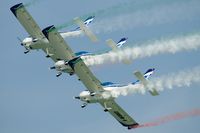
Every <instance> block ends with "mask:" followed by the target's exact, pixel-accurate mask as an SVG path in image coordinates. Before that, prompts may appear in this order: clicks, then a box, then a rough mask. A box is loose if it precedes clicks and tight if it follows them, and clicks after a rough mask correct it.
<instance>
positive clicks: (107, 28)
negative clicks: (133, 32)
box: [91, 0, 200, 33]
mask: <svg viewBox="0 0 200 133" xmlns="http://www.w3.org/2000/svg"><path fill="white" fill-rule="evenodd" d="M156 5H157V4H156ZM142 6H144V5H142ZM199 13H200V8H199V1H196V0H192V1H179V2H170V3H167V4H165V3H163V4H162V3H161V4H160V5H159V6H152V7H147V8H146V9H138V10H135V11H134V12H131V11H130V12H129V13H126V14H121V15H117V16H115V17H111V18H107V19H106V18H104V19H102V20H100V21H98V22H96V23H94V24H93V25H92V26H91V29H92V30H93V31H94V32H95V33H100V32H111V31H112V32H113V31H117V30H120V31H121V30H130V29H133V28H136V27H140V26H151V25H158V24H166V23H172V22H175V21H188V20H191V19H196V18H197V17H199V16H200V15H199Z"/></svg>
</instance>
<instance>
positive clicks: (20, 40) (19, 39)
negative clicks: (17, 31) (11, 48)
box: [17, 37, 24, 46]
mask: <svg viewBox="0 0 200 133" xmlns="http://www.w3.org/2000/svg"><path fill="white" fill-rule="evenodd" d="M17 40H18V41H19V42H20V44H21V46H24V44H23V41H22V39H21V38H19V37H17Z"/></svg>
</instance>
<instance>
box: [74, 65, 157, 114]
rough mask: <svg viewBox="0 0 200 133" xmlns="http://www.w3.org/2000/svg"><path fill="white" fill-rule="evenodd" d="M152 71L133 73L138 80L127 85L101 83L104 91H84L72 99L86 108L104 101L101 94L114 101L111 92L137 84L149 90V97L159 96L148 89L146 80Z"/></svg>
mask: <svg viewBox="0 0 200 133" xmlns="http://www.w3.org/2000/svg"><path fill="white" fill-rule="evenodd" d="M154 71H155V69H154V68H151V69H148V70H147V71H146V72H145V73H144V74H143V75H142V74H141V73H140V72H135V75H136V77H137V78H138V79H139V80H137V81H135V82H132V83H129V84H127V85H122V84H118V83H112V82H104V83H101V85H102V87H103V89H104V91H101V92H92V93H91V92H90V91H88V90H86V91H83V92H81V93H80V94H79V96H76V97H74V98H75V99H79V100H81V101H83V102H84V103H83V104H82V105H81V107H82V108H84V107H86V105H87V104H88V103H97V102H98V100H100V99H104V96H103V94H106V95H107V97H108V98H109V99H110V98H111V99H115V97H113V96H112V92H115V91H116V90H117V89H120V90H121V89H124V88H125V87H128V86H130V85H133V86H138V84H143V85H145V88H148V89H149V92H150V94H151V95H153V96H156V95H159V94H158V92H157V91H156V89H155V88H149V87H148V82H149V81H148V79H149V77H150V76H151V75H152V74H153V73H154ZM144 82H146V83H144ZM138 87H140V86H138ZM104 111H105V112H106V111H108V109H105V110H104Z"/></svg>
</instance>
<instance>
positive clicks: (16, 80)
mask: <svg viewBox="0 0 200 133" xmlns="http://www.w3.org/2000/svg"><path fill="white" fill-rule="evenodd" d="M20 2H23V3H31V4H30V5H29V6H28V7H27V10H28V11H29V13H30V14H31V15H32V17H33V18H34V19H35V20H36V22H37V23H38V25H39V26H40V27H41V29H43V28H45V27H47V26H49V25H52V24H54V25H56V26H61V25H63V24H68V25H69V24H71V23H70V22H71V20H72V19H73V18H74V17H77V16H80V17H83V18H84V17H85V16H87V15H89V14H95V20H94V23H93V24H92V25H91V30H92V31H93V32H94V33H95V34H96V36H97V37H98V38H99V42H98V43H92V42H91V41H90V40H89V39H88V38H87V37H86V36H80V37H78V38H66V39H65V40H66V41H67V42H68V43H69V45H70V46H71V48H72V49H73V50H74V51H75V52H78V51H81V50H85V51H90V52H99V51H104V50H109V47H108V46H107V45H106V43H105V40H106V39H108V38H112V39H113V40H115V41H118V40H119V39H120V38H121V37H128V38H129V39H128V42H127V45H128V47H134V46H136V45H137V46H138V45H140V44H143V43H146V42H149V41H154V40H160V39H163V38H169V39H170V38H173V37H177V36H183V35H188V34H192V33H198V32H199V31H200V9H199V5H200V1H199V0H190V1H188V0H165V1H163V0H144V1H141V0H126V1H125V0H109V1H107V0H101V1H94V0H86V1H78V0H73V1H70V0H68V1H65V0H57V1H45V0H36V1H30V0H22V1H18V0H2V1H1V4H0V17H1V21H0V26H1V31H0V36H1V49H0V50H1V52H0V61H1V69H0V73H1V75H0V132H1V133H13V132H15V133H27V132H28V133H36V132H37V133H47V132H48V133H55V132H56V133H67V132H73V133H78V132H88V133H90V132H94V131H95V132H96V133H102V132H105V133H110V132H115V133H122V132H136V133H146V132H154V133H159V132H162V133H168V132H172V133H177V132H182V133H187V132H193V133H198V132H199V130H200V127H199V122H200V117H199V116H195V117H189V118H185V119H182V120H177V121H171V122H168V123H165V124H162V125H159V126H153V127H146V128H138V129H134V130H130V131H128V130H127V129H126V128H125V127H123V126H121V125H120V124H119V123H118V122H117V121H116V120H115V119H114V118H113V117H112V116H111V115H109V114H108V113H104V111H103V108H102V107H101V106H100V105H98V104H91V105H88V106H87V107H86V108H84V109H82V108H81V107H80V106H81V104H82V102H81V101H78V100H74V99H73V97H74V96H77V95H79V93H80V92H81V91H83V90H85V89H86V88H85V87H84V86H83V84H82V83H81V82H80V81H78V80H77V77H76V76H69V75H67V74H63V75H62V76H60V77H59V78H57V77H56V76H55V75H56V72H55V71H52V70H49V69H48V68H49V67H51V66H53V61H51V60H50V59H47V58H46V57H45V54H44V53H43V52H42V51H31V52H30V53H28V54H27V55H24V53H23V52H24V48H23V47H21V46H20V43H19V41H18V40H17V37H20V38H25V37H27V36H28V34H27V32H26V31H25V30H24V28H23V27H22V26H21V25H20V23H19V22H18V21H17V19H16V18H15V17H14V15H13V14H12V13H11V11H10V9H9V8H10V7H11V6H13V5H15V4H17V3H20ZM75 27H76V25H70V26H69V27H66V28H63V29H60V31H67V30H72V29H73V28H75ZM144 52H148V51H144ZM199 57H200V52H199V49H196V50H189V51H180V52H177V53H174V54H170V53H165V54H158V55H155V56H151V57H146V58H142V59H136V60H134V61H133V63H132V64H130V65H125V64H123V63H114V64H111V63H107V64H102V65H99V66H93V67H91V70H92V72H93V73H94V75H95V76H96V77H97V78H98V79H99V80H100V81H101V82H105V81H112V82H116V83H122V84H125V83H129V82H133V81H135V80H136V78H135V77H134V75H133V71H136V70H140V71H142V72H144V71H146V70H147V69H148V68H152V67H153V68H155V69H156V71H155V74H154V75H153V77H155V78H159V77H160V76H163V75H168V74H170V73H176V72H178V71H181V70H188V69H191V68H194V67H196V66H200V60H199ZM183 78H184V77H183ZM199 87H200V84H199V83H194V84H191V85H190V86H182V87H177V86H176V87H173V88H172V89H165V90H164V91H162V92H160V95H159V96H157V97H152V96H151V95H149V94H148V93H146V94H144V95H142V94H132V95H128V96H120V97H119V98H118V99H116V101H117V103H118V104H119V105H120V106H121V107H122V108H123V109H124V110H125V111H126V112H127V113H128V114H130V116H132V117H133V118H134V119H135V120H136V121H137V122H138V123H147V122H151V121H153V120H155V119H157V118H160V117H164V116H166V115H171V114H175V113H177V112H184V111H190V110H193V109H199V108H200V103H199V100H200V89H199Z"/></svg>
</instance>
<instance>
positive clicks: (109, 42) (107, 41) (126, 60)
mask: <svg viewBox="0 0 200 133" xmlns="http://www.w3.org/2000/svg"><path fill="white" fill-rule="evenodd" d="M106 44H107V45H108V46H109V47H111V49H112V50H113V51H117V50H120V48H119V47H117V44H116V43H115V42H114V41H113V40H112V39H108V40H106ZM123 63H124V64H128V65H129V64H131V61H130V60H128V59H124V60H123Z"/></svg>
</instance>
